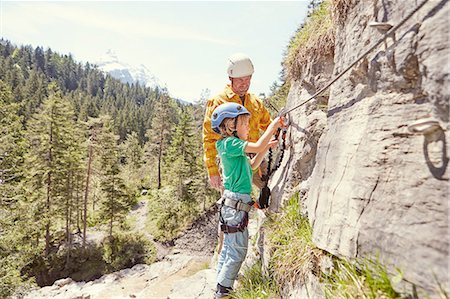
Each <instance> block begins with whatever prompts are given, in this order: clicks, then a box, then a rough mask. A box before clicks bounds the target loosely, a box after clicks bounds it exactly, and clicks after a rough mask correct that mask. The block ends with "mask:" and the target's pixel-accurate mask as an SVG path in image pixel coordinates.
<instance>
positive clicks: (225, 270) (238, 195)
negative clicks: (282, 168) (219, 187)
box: [211, 103, 281, 298]
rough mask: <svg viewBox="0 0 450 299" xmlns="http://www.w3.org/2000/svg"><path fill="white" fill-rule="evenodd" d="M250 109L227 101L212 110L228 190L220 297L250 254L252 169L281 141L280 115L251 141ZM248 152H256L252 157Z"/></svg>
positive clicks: (221, 214) (223, 215)
mask: <svg viewBox="0 0 450 299" xmlns="http://www.w3.org/2000/svg"><path fill="white" fill-rule="evenodd" d="M249 120H250V113H249V112H248V111H247V109H245V108H244V106H242V105H240V104H237V103H225V104H222V105H220V106H218V107H217V108H216V109H215V110H214V111H213V113H212V120H211V127H212V129H213V131H214V132H216V133H218V134H220V135H221V136H222V139H220V140H218V141H217V142H216V148H217V152H218V154H219V157H220V160H221V165H222V168H223V169H222V177H223V181H224V182H223V183H224V184H223V185H224V188H225V190H224V192H223V195H222V198H221V200H220V202H219V204H220V205H221V207H220V210H219V220H220V228H221V230H222V231H223V232H224V233H225V237H224V243H223V247H222V250H221V252H220V256H219V260H218V264H217V292H216V294H215V297H216V298H223V297H226V296H227V295H228V293H229V291H230V290H231V289H232V287H233V283H234V280H235V279H236V276H237V274H238V272H239V269H240V267H241V265H242V262H243V261H244V259H245V256H246V254H247V246H248V230H247V224H248V212H249V210H250V208H251V206H252V204H253V202H252V200H251V197H250V193H251V191H252V177H253V173H252V170H255V169H257V168H258V167H259V164H260V163H261V161H262V160H263V158H264V155H265V153H266V152H267V150H268V149H269V147H271V146H272V147H273V146H275V145H276V144H277V143H278V142H277V141H271V140H270V139H271V137H272V135H273V134H274V133H275V132H276V130H277V129H278V128H279V127H280V126H281V122H280V118H279V117H277V118H276V119H275V120H274V121H273V122H272V123H271V124H270V125H269V126H268V127H267V130H266V131H265V132H264V134H263V135H262V136H261V137H260V138H259V139H258V141H257V142H256V143H252V142H247V141H246V140H247V138H248V133H249ZM248 153H255V154H256V155H255V156H254V157H253V158H252V159H251V160H250V159H249V158H248V157H247V154H248Z"/></svg>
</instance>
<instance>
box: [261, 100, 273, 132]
mask: <svg viewBox="0 0 450 299" xmlns="http://www.w3.org/2000/svg"><path fill="white" fill-rule="evenodd" d="M258 100H259V99H258ZM258 103H259V105H260V107H259V108H260V109H259V111H261V116H260V119H259V128H260V129H261V130H262V131H265V130H266V129H267V127H268V126H269V125H270V123H271V122H272V119H271V118H270V113H269V111H268V110H267V109H266V107H265V106H264V104H263V103H262V101H261V100H259V101H258Z"/></svg>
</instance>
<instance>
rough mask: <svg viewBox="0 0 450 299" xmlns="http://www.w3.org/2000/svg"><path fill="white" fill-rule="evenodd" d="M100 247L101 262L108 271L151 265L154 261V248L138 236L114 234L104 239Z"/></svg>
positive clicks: (142, 237)
mask: <svg viewBox="0 0 450 299" xmlns="http://www.w3.org/2000/svg"><path fill="white" fill-rule="evenodd" d="M102 245H103V249H104V252H103V260H104V261H105V262H106V264H107V267H108V270H109V271H116V270H120V269H124V268H131V267H132V266H134V265H136V264H151V263H153V262H154V261H155V260H156V248H155V246H154V245H153V244H152V243H151V242H150V241H149V240H147V239H146V238H145V237H144V236H143V235H140V234H132V233H116V234H114V235H113V237H111V238H110V237H108V238H105V240H104V241H103V244H102Z"/></svg>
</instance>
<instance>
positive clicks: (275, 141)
mask: <svg viewBox="0 0 450 299" xmlns="http://www.w3.org/2000/svg"><path fill="white" fill-rule="evenodd" d="M267 146H268V147H270V148H275V147H277V146H278V140H276V139H272V140H270V141H269V144H268V145H267Z"/></svg>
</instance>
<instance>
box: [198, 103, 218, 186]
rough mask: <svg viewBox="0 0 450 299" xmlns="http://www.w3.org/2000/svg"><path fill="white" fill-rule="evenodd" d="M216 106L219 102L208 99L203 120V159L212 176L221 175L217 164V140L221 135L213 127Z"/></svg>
mask: <svg viewBox="0 0 450 299" xmlns="http://www.w3.org/2000/svg"><path fill="white" fill-rule="evenodd" d="M216 107H217V104H216V103H215V101H214V99H210V100H208V102H207V104H206V111H205V118H204V121H203V134H202V135H203V151H204V155H203V159H204V161H205V165H206V169H207V171H208V175H209V176H210V177H211V176H218V175H219V169H218V167H217V164H216V156H217V149H216V141H217V140H219V138H220V135H219V134H217V133H215V132H214V131H213V130H212V129H211V114H212V112H213V111H214V109H215V108H216Z"/></svg>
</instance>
